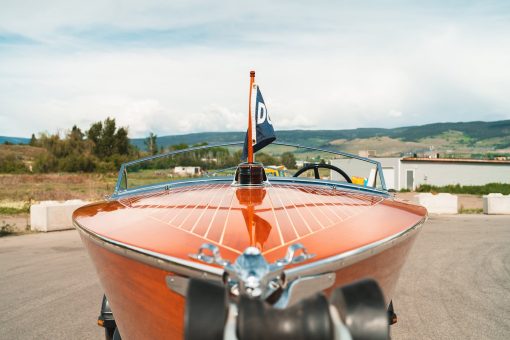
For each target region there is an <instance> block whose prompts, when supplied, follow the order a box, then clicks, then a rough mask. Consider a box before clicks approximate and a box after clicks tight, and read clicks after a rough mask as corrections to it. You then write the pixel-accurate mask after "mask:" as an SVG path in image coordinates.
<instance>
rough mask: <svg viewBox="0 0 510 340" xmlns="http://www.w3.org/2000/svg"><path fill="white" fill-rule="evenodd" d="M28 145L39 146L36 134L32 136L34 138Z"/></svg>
mask: <svg viewBox="0 0 510 340" xmlns="http://www.w3.org/2000/svg"><path fill="white" fill-rule="evenodd" d="M28 145H30V146H37V138H35V135H34V134H32V137H31V138H30V142H28Z"/></svg>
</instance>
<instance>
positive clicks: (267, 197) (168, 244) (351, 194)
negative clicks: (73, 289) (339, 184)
mask: <svg viewBox="0 0 510 340" xmlns="http://www.w3.org/2000/svg"><path fill="white" fill-rule="evenodd" d="M390 210H391V211H390ZM425 215H426V211H425V209H424V208H422V207H419V206H415V205H411V204H406V203H401V202H397V201H394V200H393V199H388V198H386V197H384V196H380V195H373V194H368V193H367V194H365V193H363V192H356V191H353V190H344V189H339V188H334V187H332V186H325V185H309V184H296V183H292V184H286V183H281V184H279V183H274V184H272V185H269V186H265V187H257V188H245V187H244V188H243V187H236V186H232V185H231V182H228V183H227V182H223V183H222V182H220V183H218V182H209V183H207V182H206V183H204V184H194V185H190V186H183V187H178V188H171V189H168V190H159V191H154V192H149V193H143V194H138V195H134V196H129V197H124V198H120V199H118V200H113V201H110V202H103V203H99V204H96V205H91V206H89V207H86V208H82V209H80V210H79V212H78V213H77V214H76V216H75V220H76V222H77V223H79V224H80V225H81V226H82V227H83V228H85V229H87V230H89V231H91V232H93V233H95V234H97V235H100V236H102V237H105V238H108V239H111V240H114V241H117V242H121V243H124V244H128V245H131V246H136V247H140V248H143V249H148V250H150V251H153V252H156V253H160V254H164V255H169V256H174V257H178V258H182V259H189V257H188V255H189V254H191V253H195V252H196V250H197V249H198V247H200V245H202V244H203V243H206V242H207V243H212V244H215V245H217V246H219V247H220V249H221V251H222V255H223V256H224V257H225V258H228V259H231V260H234V259H235V258H236V257H237V256H238V255H239V254H240V253H242V251H243V250H244V249H246V248H247V247H248V246H257V247H259V248H260V249H261V250H262V251H263V254H264V256H266V258H267V259H268V261H271V260H274V259H276V258H279V257H281V256H282V255H283V254H284V252H285V250H286V248H287V246H288V245H290V244H293V243H297V242H300V243H303V244H304V245H305V247H306V248H307V249H308V251H309V252H312V253H315V254H316V255H317V256H316V258H315V259H320V258H325V257H329V256H332V255H336V254H338V253H342V252H345V251H349V250H351V249H356V248H359V247H362V246H364V245H367V244H370V243H373V242H377V241H379V240H381V239H384V238H387V237H390V236H391V235H394V234H397V233H399V232H401V231H403V230H405V229H407V228H409V227H411V226H413V225H415V224H416V223H418V222H420V221H422V220H423V218H424V216H425ZM389 216H391V218H388V217H389Z"/></svg>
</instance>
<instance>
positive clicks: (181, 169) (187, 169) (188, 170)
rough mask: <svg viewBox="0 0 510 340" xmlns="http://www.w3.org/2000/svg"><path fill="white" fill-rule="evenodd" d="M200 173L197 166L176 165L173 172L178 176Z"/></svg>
mask: <svg viewBox="0 0 510 340" xmlns="http://www.w3.org/2000/svg"><path fill="white" fill-rule="evenodd" d="M201 173H202V171H201V169H200V167H199V166H176V167H175V168H174V174H176V175H179V176H199V175H200V174H201Z"/></svg>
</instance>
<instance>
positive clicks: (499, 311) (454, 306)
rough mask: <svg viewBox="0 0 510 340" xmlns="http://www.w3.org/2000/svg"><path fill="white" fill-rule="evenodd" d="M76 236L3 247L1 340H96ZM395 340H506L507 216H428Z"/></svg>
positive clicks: (400, 302)
mask: <svg viewBox="0 0 510 340" xmlns="http://www.w3.org/2000/svg"><path fill="white" fill-rule="evenodd" d="M101 297H102V289H101V286H100V285H99V282H98V279H97V276H96V273H95V270H94V268H93V266H92V263H91V261H90V259H89V258H88V255H87V253H86V251H85V249H84V248H83V246H82V244H81V241H80V239H79V236H78V234H77V232H76V231H74V230H70V231H63V232H53V233H47V234H42V233H41V234H31V235H23V236H12V237H3V238H0V339H103V338H104V336H103V331H102V329H101V328H100V327H98V326H97V325H96V320H97V315H98V312H99V306H100V302H101ZM394 307H395V311H396V312H397V314H398V320H399V321H398V323H397V324H396V325H394V326H392V336H393V339H510V216H485V215H457V216H442V217H434V216H433V217H431V218H430V219H429V221H428V222H427V223H426V224H425V226H424V227H423V230H422V232H421V234H420V236H419V237H418V239H417V241H416V243H415V245H414V248H413V250H412V252H411V254H410V257H409V259H408V262H407V264H406V266H405V267H404V269H403V271H402V273H401V277H400V281H399V284H398V287H397V292H396V296H395V298H394Z"/></svg>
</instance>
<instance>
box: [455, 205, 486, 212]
mask: <svg viewBox="0 0 510 340" xmlns="http://www.w3.org/2000/svg"><path fill="white" fill-rule="evenodd" d="M459 214H483V209H481V208H473V209H466V208H464V207H463V206H460V209H459Z"/></svg>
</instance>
